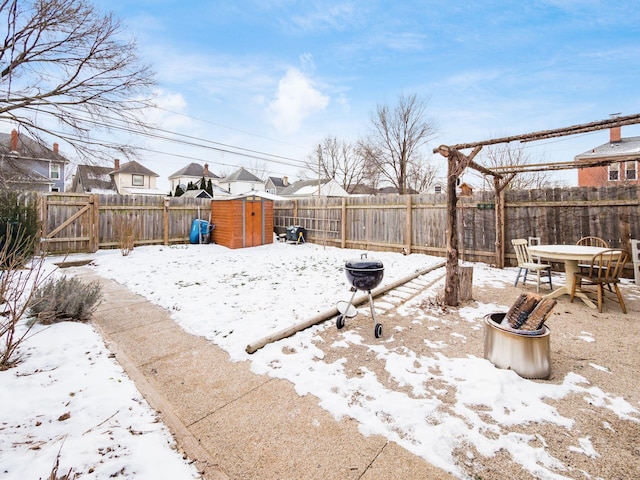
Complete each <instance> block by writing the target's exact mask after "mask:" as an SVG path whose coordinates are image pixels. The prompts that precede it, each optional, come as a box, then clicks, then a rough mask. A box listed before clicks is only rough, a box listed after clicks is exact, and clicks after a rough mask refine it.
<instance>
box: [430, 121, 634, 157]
mask: <svg viewBox="0 0 640 480" xmlns="http://www.w3.org/2000/svg"><path fill="white" fill-rule="evenodd" d="M637 123H640V113H636V114H634V115H627V116H624V117H614V118H609V119H607V120H598V121H597V122H590V123H582V124H579V125H573V126H571V127H564V128H558V129H555V130H541V131H539V132H532V133H525V134H522V135H512V136H510V137H502V138H492V139H489V140H482V141H480V142H473V143H459V144H457V145H450V147H449V148H453V149H455V150H462V149H465V148H474V147H484V146H487V145H495V144H497V143H510V142H515V141H520V142H535V141H537V140H544V139H546V138H554V137H565V136H568V135H576V134H578V133H587V132H595V131H598V130H604V129H606V128H611V127H620V126H623V125H634V124H637ZM433 153H437V152H436V150H434V152H433Z"/></svg>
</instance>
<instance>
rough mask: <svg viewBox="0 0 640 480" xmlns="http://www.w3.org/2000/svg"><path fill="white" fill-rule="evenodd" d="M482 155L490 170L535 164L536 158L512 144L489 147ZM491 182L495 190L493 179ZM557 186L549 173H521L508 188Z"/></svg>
mask: <svg viewBox="0 0 640 480" xmlns="http://www.w3.org/2000/svg"><path fill="white" fill-rule="evenodd" d="M482 153H483V154H484V155H483V158H484V161H483V162H482V163H483V166H486V167H487V168H488V169H489V170H491V169H492V168H495V167H517V166H520V165H527V164H530V163H534V158H533V157H532V156H531V154H530V153H529V152H526V151H525V149H524V148H523V147H521V146H518V145H513V144H511V143H501V144H497V145H490V146H487V147H485V148H484V149H483V151H482ZM489 182H490V183H491V188H493V179H489ZM557 184H558V182H557V181H556V180H553V177H552V174H551V172H549V171H546V172H545V171H539V172H520V173H517V174H516V175H515V176H514V177H513V179H512V180H511V181H510V182H509V185H508V186H507V187H506V188H509V189H512V190H527V189H532V188H547V187H550V186H554V185H557Z"/></svg>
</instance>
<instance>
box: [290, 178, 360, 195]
mask: <svg viewBox="0 0 640 480" xmlns="http://www.w3.org/2000/svg"><path fill="white" fill-rule="evenodd" d="M318 183H320V194H321V195H326V196H329V197H344V196H348V195H349V194H348V193H347V192H346V191H345V189H344V188H342V187H341V186H340V185H339V184H338V182H336V181H335V180H333V179H331V178H324V179H320V180H319V181H318V180H317V179H316V180H300V181H297V182H294V183H292V184H291V185H289V186H288V187H286V188H283V189H282V190H281V191H280V193H278V195H282V196H293V195H295V196H307V197H310V196H312V195H318Z"/></svg>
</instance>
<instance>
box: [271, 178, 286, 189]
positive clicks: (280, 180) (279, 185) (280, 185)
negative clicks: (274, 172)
mask: <svg viewBox="0 0 640 480" xmlns="http://www.w3.org/2000/svg"><path fill="white" fill-rule="evenodd" d="M268 180H269V181H271V183H272V184H273V186H274V187H276V188H284V187H285V184H284V179H283V178H280V177H269V178H268Z"/></svg>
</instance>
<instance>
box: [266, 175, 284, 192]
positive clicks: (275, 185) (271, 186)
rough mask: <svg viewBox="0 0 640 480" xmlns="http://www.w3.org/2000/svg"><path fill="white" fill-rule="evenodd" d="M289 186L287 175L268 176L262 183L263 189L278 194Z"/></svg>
mask: <svg viewBox="0 0 640 480" xmlns="http://www.w3.org/2000/svg"><path fill="white" fill-rule="evenodd" d="M288 186H289V178H288V177H282V178H280V177H269V178H267V181H266V182H265V184H264V191H265V192H269V193H272V194H274V195H279V194H280V192H281V191H282V190H284V189H285V188H287V187H288Z"/></svg>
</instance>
